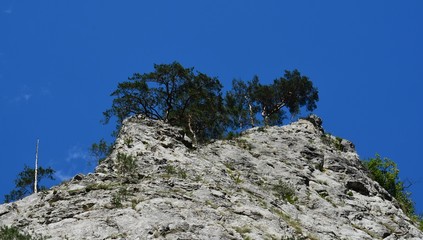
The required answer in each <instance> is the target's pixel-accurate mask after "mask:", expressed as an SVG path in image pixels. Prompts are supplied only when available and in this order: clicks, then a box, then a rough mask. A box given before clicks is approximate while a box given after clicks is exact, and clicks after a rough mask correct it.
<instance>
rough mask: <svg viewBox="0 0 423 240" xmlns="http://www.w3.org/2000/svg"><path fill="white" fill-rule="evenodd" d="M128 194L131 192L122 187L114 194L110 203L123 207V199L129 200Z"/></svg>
mask: <svg viewBox="0 0 423 240" xmlns="http://www.w3.org/2000/svg"><path fill="white" fill-rule="evenodd" d="M128 195H129V193H128V190H127V189H125V188H120V189H119V191H118V192H116V193H114V194H113V195H112V198H111V200H110V203H111V204H112V205H113V206H114V207H116V208H121V207H123V204H122V201H127V200H128Z"/></svg>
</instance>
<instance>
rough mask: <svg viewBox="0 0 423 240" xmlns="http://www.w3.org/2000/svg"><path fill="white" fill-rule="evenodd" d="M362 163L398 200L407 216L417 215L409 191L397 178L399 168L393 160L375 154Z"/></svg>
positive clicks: (413, 216) (414, 216)
mask: <svg viewBox="0 0 423 240" xmlns="http://www.w3.org/2000/svg"><path fill="white" fill-rule="evenodd" d="M363 165H364V166H365V167H366V168H367V169H368V170H369V172H370V174H371V176H372V178H373V179H374V180H375V181H377V182H378V183H379V184H380V185H381V186H382V187H383V188H384V189H385V190H386V191H388V193H389V194H390V195H391V196H393V197H394V198H395V199H396V200H397V201H398V203H399V204H400V207H401V209H402V210H403V211H404V213H405V214H407V216H409V217H410V218H412V219H413V218H416V217H417V215H416V214H415V207H414V202H413V201H412V200H411V193H410V192H408V191H407V187H406V186H405V184H404V182H402V181H401V180H400V179H399V169H398V167H397V164H396V163H395V162H394V161H392V160H391V159H388V158H381V157H380V155H379V154H376V156H375V157H374V158H370V159H369V160H366V161H363ZM417 218H418V217H417Z"/></svg>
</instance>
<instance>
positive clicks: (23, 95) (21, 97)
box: [11, 93, 32, 103]
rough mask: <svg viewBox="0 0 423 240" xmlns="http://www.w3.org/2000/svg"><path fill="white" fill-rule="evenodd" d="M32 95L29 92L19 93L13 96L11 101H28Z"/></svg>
mask: <svg viewBox="0 0 423 240" xmlns="http://www.w3.org/2000/svg"><path fill="white" fill-rule="evenodd" d="M31 97H32V94H30V93H21V94H19V95H18V96H16V97H14V98H13V99H12V100H11V102H14V103H20V102H28V101H29V100H30V99H31Z"/></svg>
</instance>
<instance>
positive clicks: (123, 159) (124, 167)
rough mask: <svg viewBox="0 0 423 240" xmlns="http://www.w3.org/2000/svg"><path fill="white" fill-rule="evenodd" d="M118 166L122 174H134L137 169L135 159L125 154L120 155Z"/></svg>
mask: <svg viewBox="0 0 423 240" xmlns="http://www.w3.org/2000/svg"><path fill="white" fill-rule="evenodd" d="M117 164H118V170H119V173H120V174H127V173H133V172H134V171H135V169H136V167H137V164H136V161H135V159H134V157H132V156H130V155H126V154H124V153H118V155H117Z"/></svg>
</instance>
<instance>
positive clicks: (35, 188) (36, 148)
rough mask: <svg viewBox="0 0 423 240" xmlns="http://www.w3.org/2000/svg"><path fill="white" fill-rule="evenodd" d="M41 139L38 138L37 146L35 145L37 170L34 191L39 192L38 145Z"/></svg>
mask: <svg viewBox="0 0 423 240" xmlns="http://www.w3.org/2000/svg"><path fill="white" fill-rule="evenodd" d="M39 143H40V139H37V146H36V147H35V172H34V193H37V192H38V186H37V184H38V145H39Z"/></svg>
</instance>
